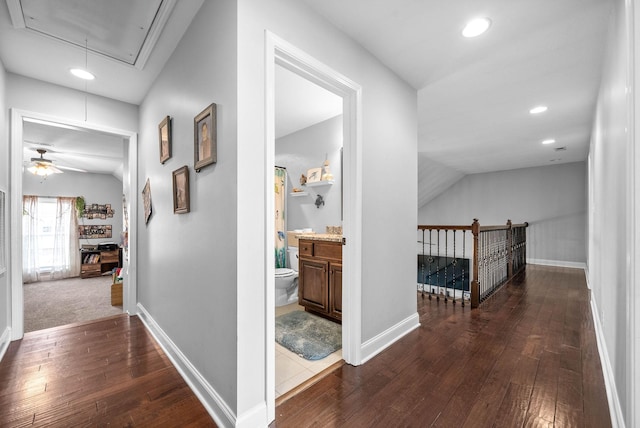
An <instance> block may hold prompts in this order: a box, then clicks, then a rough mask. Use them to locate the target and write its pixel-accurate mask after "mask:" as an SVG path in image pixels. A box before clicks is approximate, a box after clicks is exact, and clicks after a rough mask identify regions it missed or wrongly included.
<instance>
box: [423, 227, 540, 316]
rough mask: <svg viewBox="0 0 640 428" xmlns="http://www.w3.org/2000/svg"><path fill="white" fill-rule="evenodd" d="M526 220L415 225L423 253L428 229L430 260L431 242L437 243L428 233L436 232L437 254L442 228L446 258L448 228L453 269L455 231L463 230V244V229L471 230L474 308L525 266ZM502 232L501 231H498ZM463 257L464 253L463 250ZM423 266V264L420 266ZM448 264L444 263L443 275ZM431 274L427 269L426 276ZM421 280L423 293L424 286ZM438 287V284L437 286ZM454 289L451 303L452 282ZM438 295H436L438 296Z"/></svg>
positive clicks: (447, 252) (472, 301)
mask: <svg viewBox="0 0 640 428" xmlns="http://www.w3.org/2000/svg"><path fill="white" fill-rule="evenodd" d="M528 226H529V223H527V222H525V223H519V224H513V223H511V220H508V221H507V223H506V225H494V226H481V225H480V223H479V222H478V219H474V220H473V223H472V224H471V225H418V230H421V231H422V236H423V238H422V241H420V240H419V241H418V242H419V243H422V251H423V254H422V255H423V256H426V255H427V254H426V253H425V244H426V242H425V231H429V243H428V245H429V247H430V250H429V259H430V263H432V262H433V257H432V255H433V254H432V250H431V246H433V245H436V244H434V243H432V242H431V238H432V237H431V235H432V232H433V231H436V234H437V246H438V248H437V252H438V254H437V257H440V248H439V247H440V232H441V231H444V234H445V235H444V237H445V239H444V242H445V259H446V258H447V257H448V254H449V249H448V248H447V247H446V245H447V238H448V236H449V235H448V233H449V231H451V232H452V234H453V251H454V255H453V257H452V259H453V262H452V263H453V266H452V269H455V263H456V260H457V256H456V254H455V252H456V251H455V239H456V233H455V232H456V231H462V235H463V238H462V239H463V245H464V239H465V238H464V232H466V231H471V233H472V235H473V245H472V247H473V254H472V260H473V270H472V281H471V283H470V285H469V291H470V294H471V295H470V300H471V307H472V308H477V307H478V306H479V305H480V303H481V302H482V301H483V300H484V299H486V298H487V297H489V296H490V295H491V294H492V293H493V292H495V291H496V290H497V289H498V288H500V287H501V286H502V285H503V284H504V283H506V282H508V281H509V280H510V279H511V278H513V276H514V275H516V274H517V273H519V272H520V270H522V269H524V268H525V267H526V228H527V227H528ZM501 232H504V234H503V233H501ZM463 257H464V254H463ZM423 270H424V266H423ZM442 270H443V268H441V267H439V266H438V267H437V269H436V270H435V271H434V273H435V274H439V273H440V272H441V271H442ZM446 270H447V266H446V265H445V267H444V272H445V275H446ZM432 276H433V274H432V273H431V271H430V273H429V278H431V277H432ZM425 285H426V284H423V295H424V287H425ZM433 288H434V286H433V285H430V290H429V298H431V295H432V294H433ZM437 288H438V290H440V288H441V287H440V284H438V286H437ZM453 288H454V290H453V303H454V304H455V302H456V298H455V297H456V291H457V289H456V288H455V284H454V287H453ZM461 291H462V296H463V299H462V305H463V306H464V292H463V290H462V288H461ZM447 295H448V290H447V285H446V283H445V301H447ZM439 297H440V296H439V295H438V296H437V298H438V299H439Z"/></svg>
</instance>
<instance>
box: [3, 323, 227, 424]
mask: <svg viewBox="0 0 640 428" xmlns="http://www.w3.org/2000/svg"><path fill="white" fill-rule="evenodd" d="M0 426H1V427H26V426H53V427H71V426H99V427H102V426H118V427H120V426H129V427H133V426H136V427H178V426H179V427H188V426H191V427H210V426H213V427H215V424H214V422H213V421H212V419H211V417H210V416H209V414H208V413H207V412H206V410H205V409H204V407H203V406H202V404H201V403H200V402H199V401H198V399H197V398H196V396H195V395H194V394H193V393H192V392H191V390H190V389H189V387H188V386H187V384H186V383H185V382H184V380H183V379H182V378H181V377H180V375H179V374H178V372H177V371H176V370H175V368H174V367H173V366H172V365H171V362H170V361H169V359H168V358H167V357H166V356H165V354H164V353H163V352H162V350H161V349H160V348H159V347H158V346H157V344H156V343H155V341H154V339H153V337H152V336H151V335H150V334H149V333H148V332H147V331H146V329H145V327H144V325H143V324H142V322H141V321H140V320H139V319H138V317H129V316H128V315H118V316H115V317H111V318H105V319H103V320H99V321H95V322H88V323H78V324H71V325H68V326H63V327H55V328H51V329H47V330H40V331H35V332H31V333H27V334H25V336H24V339H23V340H21V341H15V342H12V343H11V345H10V346H9V349H8V350H7V353H6V354H5V356H4V358H3V359H2V362H0Z"/></svg>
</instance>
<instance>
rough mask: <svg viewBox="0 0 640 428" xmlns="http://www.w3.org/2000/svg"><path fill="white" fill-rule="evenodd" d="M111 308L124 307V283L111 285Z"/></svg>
mask: <svg viewBox="0 0 640 428" xmlns="http://www.w3.org/2000/svg"><path fill="white" fill-rule="evenodd" d="M111 306H122V283H121V282H114V283H113V284H111Z"/></svg>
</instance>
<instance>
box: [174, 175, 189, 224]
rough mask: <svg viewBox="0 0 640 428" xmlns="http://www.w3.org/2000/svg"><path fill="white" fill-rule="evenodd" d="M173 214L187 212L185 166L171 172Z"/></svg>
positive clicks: (187, 191) (187, 187)
mask: <svg viewBox="0 0 640 428" xmlns="http://www.w3.org/2000/svg"><path fill="white" fill-rule="evenodd" d="M173 212H174V214H185V213H188V212H189V167H188V166H187V165H185V166H183V167H182V168H178V169H176V170H175V171H173Z"/></svg>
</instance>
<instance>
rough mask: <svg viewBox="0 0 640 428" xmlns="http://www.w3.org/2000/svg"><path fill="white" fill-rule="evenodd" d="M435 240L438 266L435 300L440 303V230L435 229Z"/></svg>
mask: <svg viewBox="0 0 640 428" xmlns="http://www.w3.org/2000/svg"><path fill="white" fill-rule="evenodd" d="M436 238H437V240H438V255H437V257H438V265H437V270H436V284H437V285H438V294H436V300H437V301H440V229H436Z"/></svg>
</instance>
